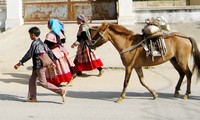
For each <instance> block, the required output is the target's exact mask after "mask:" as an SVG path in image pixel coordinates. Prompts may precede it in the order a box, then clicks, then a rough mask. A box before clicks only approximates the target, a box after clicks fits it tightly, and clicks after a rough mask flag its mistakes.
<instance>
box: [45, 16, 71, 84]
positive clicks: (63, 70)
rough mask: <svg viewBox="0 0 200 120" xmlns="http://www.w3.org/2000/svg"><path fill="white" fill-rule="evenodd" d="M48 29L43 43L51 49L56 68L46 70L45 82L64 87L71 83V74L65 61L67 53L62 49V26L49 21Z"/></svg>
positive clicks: (63, 37) (56, 21) (54, 21)
mask: <svg viewBox="0 0 200 120" xmlns="http://www.w3.org/2000/svg"><path fill="white" fill-rule="evenodd" d="M48 28H49V29H50V30H51V31H50V32H49V33H48V34H47V35H46V38H45V41H44V43H45V44H47V46H48V47H49V48H50V49H51V51H52V52H53V53H54V55H55V57H56V58H57V60H56V61H55V65H56V68H54V69H52V68H49V69H47V71H46V76H47V80H48V82H50V83H52V84H54V85H56V86H64V85H67V84H69V83H71V80H72V74H71V71H70V66H69V62H68V60H67V59H68V58H67V56H68V52H67V51H66V49H65V47H64V43H65V34H64V25H63V23H62V22H60V21H59V20H57V19H50V20H49V21H48Z"/></svg>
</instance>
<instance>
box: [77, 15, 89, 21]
mask: <svg viewBox="0 0 200 120" xmlns="http://www.w3.org/2000/svg"><path fill="white" fill-rule="evenodd" d="M77 18H78V19H80V20H82V21H83V22H84V23H87V17H85V15H83V14H79V15H78V16H77Z"/></svg>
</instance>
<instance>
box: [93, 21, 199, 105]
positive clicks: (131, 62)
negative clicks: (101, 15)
mask: <svg viewBox="0 0 200 120" xmlns="http://www.w3.org/2000/svg"><path fill="white" fill-rule="evenodd" d="M93 32H94V31H93ZM94 33H95V34H94ZM94 33H92V39H93V42H92V43H93V45H94V47H98V46H101V45H103V44H104V43H106V42H107V41H110V42H111V43H112V44H113V46H114V47H115V48H116V49H117V51H118V52H119V55H120V57H121V60H122V63H123V65H124V66H125V78H124V86H123V91H122V93H121V96H120V97H119V98H118V99H117V101H116V102H120V101H122V100H123V99H124V98H125V96H126V90H127V86H128V83H129V79H130V76H131V73H132V70H133V69H135V71H136V73H137V75H138V77H139V80H140V83H141V84H142V85H143V86H144V87H145V88H146V89H147V90H149V92H150V93H151V94H152V95H153V98H154V99H155V98H157V96H158V95H157V93H156V92H155V91H154V90H153V89H151V88H150V87H149V86H148V85H147V84H145V82H144V75H143V71H142V67H143V66H155V65H159V64H163V63H165V62H167V61H170V62H171V64H172V65H173V66H174V68H175V69H176V70H177V72H178V73H179V80H178V83H177V85H176V88H175V93H174V96H176V97H177V96H178V95H179V90H180V87H181V84H182V82H183V78H184V77H185V76H186V78H187V89H186V93H185V95H184V99H188V98H189V94H191V79H192V74H193V73H194V72H193V71H194V70H196V71H197V72H195V73H197V78H199V77H200V53H199V49H198V47H197V43H196V41H195V40H194V39H193V38H191V37H187V36H184V35H181V34H179V33H170V34H168V35H167V36H165V37H164V43H165V46H166V52H165V54H164V55H163V57H164V59H163V57H162V56H157V57H154V60H152V58H150V57H147V56H146V51H145V50H144V48H143V45H142V43H143V42H144V41H145V40H146V39H144V35H142V34H135V33H134V32H133V31H131V30H128V29H127V28H125V27H124V26H121V25H117V24H112V23H102V24H101V25H100V26H98V28H96V32H94ZM190 56H193V60H194V62H193V68H192V70H190V69H189V66H188V62H189V57H190Z"/></svg>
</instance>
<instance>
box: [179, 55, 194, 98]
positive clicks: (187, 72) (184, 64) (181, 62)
mask: <svg viewBox="0 0 200 120" xmlns="http://www.w3.org/2000/svg"><path fill="white" fill-rule="evenodd" d="M185 54H186V53H185ZM186 58H187V57H186ZM184 60H185V61H184ZM177 62H178V64H179V66H180V67H181V68H182V71H183V72H184V73H185V75H186V77H187V89H186V93H185V95H184V97H183V99H188V98H189V94H191V79H192V72H191V71H190V69H189V67H188V60H187V59H184V58H181V59H179V60H177Z"/></svg>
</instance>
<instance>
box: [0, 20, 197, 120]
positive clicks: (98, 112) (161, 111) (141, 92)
mask: <svg viewBox="0 0 200 120" xmlns="http://www.w3.org/2000/svg"><path fill="white" fill-rule="evenodd" d="M92 25H98V24H95V23H93V24H92ZM199 25H200V24H199V23H181V24H171V27H172V29H173V30H177V31H180V32H182V33H184V34H186V35H189V36H193V37H194V38H195V39H196V40H197V42H198V43H200V41H199V40H200V35H199V33H200V28H199ZM32 26H38V27H39V28H40V29H41V31H42V34H41V38H44V36H45V34H46V33H47V32H48V29H47V27H46V25H45V24H32V25H24V26H18V27H16V28H13V29H11V30H9V31H7V32H5V33H3V34H0V52H1V55H0V106H1V108H0V116H1V117H0V118H1V120H11V119H12V120H13V119H14V120H55V119H57V120H64V119H68V120H88V119H90V120H133V119H134V120H179V119H181V120H188V119H190V120H199V119H200V115H199V113H200V93H199V91H200V84H199V83H197V84H196V80H195V78H193V80H192V81H193V82H192V94H191V97H190V99H189V100H183V99H182V97H183V95H184V93H185V88H186V83H185V81H184V83H183V85H182V90H181V91H180V96H179V97H178V98H174V97H173V92H174V87H175V85H176V82H177V79H178V74H177V73H176V71H175V70H174V69H173V68H172V66H171V65H170V64H169V63H165V64H162V65H160V66H156V67H153V68H151V69H145V70H144V75H145V80H146V83H147V84H148V85H149V86H150V87H152V88H154V89H155V90H156V92H157V93H158V94H159V97H158V98H157V99H156V100H152V96H151V94H150V93H149V92H148V91H147V90H146V89H145V88H144V87H142V86H141V85H140V83H139V80H138V78H137V76H136V73H135V71H133V73H132V76H131V80H130V84H129V87H128V90H127V98H126V99H125V100H124V101H123V102H122V103H119V104H117V103H115V102H114V101H115V100H116V99H117V97H119V96H120V93H121V90H122V86H123V79H124V70H123V66H122V64H121V61H120V58H119V55H118V53H117V51H116V50H115V48H114V47H113V46H112V45H111V44H110V43H106V44H105V45H104V46H102V47H100V48H99V49H97V53H98V54H99V56H100V57H101V58H102V60H103V62H104V65H105V66H104V67H105V68H107V69H105V72H104V74H103V76H102V77H100V78H99V77H97V76H96V75H97V73H98V72H97V70H94V71H89V72H84V73H85V74H84V76H82V77H77V78H75V79H74V82H73V86H72V87H65V89H66V90H68V95H67V101H66V103H64V104H62V102H61V97H60V96H58V95H56V94H54V93H52V92H50V91H48V90H46V89H44V88H42V87H38V100H39V102H38V103H25V102H23V101H24V99H26V96H27V89H28V86H27V84H28V78H29V75H30V72H31V70H30V66H31V61H30V62H28V63H26V64H25V66H24V67H21V68H20V69H19V70H17V71H16V70H14V69H13V65H14V64H15V63H16V62H18V60H19V59H20V58H21V57H22V56H23V55H24V53H25V52H26V50H27V49H28V47H29V46H30V42H31V41H30V40H29V36H28V33H27V30H28V29H29V28H30V27H32ZM142 26H143V24H136V25H135V26H127V27H128V28H130V29H131V30H133V31H136V32H140V31H141V28H142ZM65 29H66V35H67V37H68V41H67V44H66V47H67V48H68V50H69V52H70V54H71V59H72V60H73V56H74V55H75V51H76V50H75V49H71V48H70V45H71V44H72V43H73V41H74V40H75V38H76V37H75V36H76V31H77V29H78V27H77V25H76V24H72V23H66V24H65ZM105 53H107V54H105ZM111 68H115V69H111ZM116 68H119V69H116Z"/></svg>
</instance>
